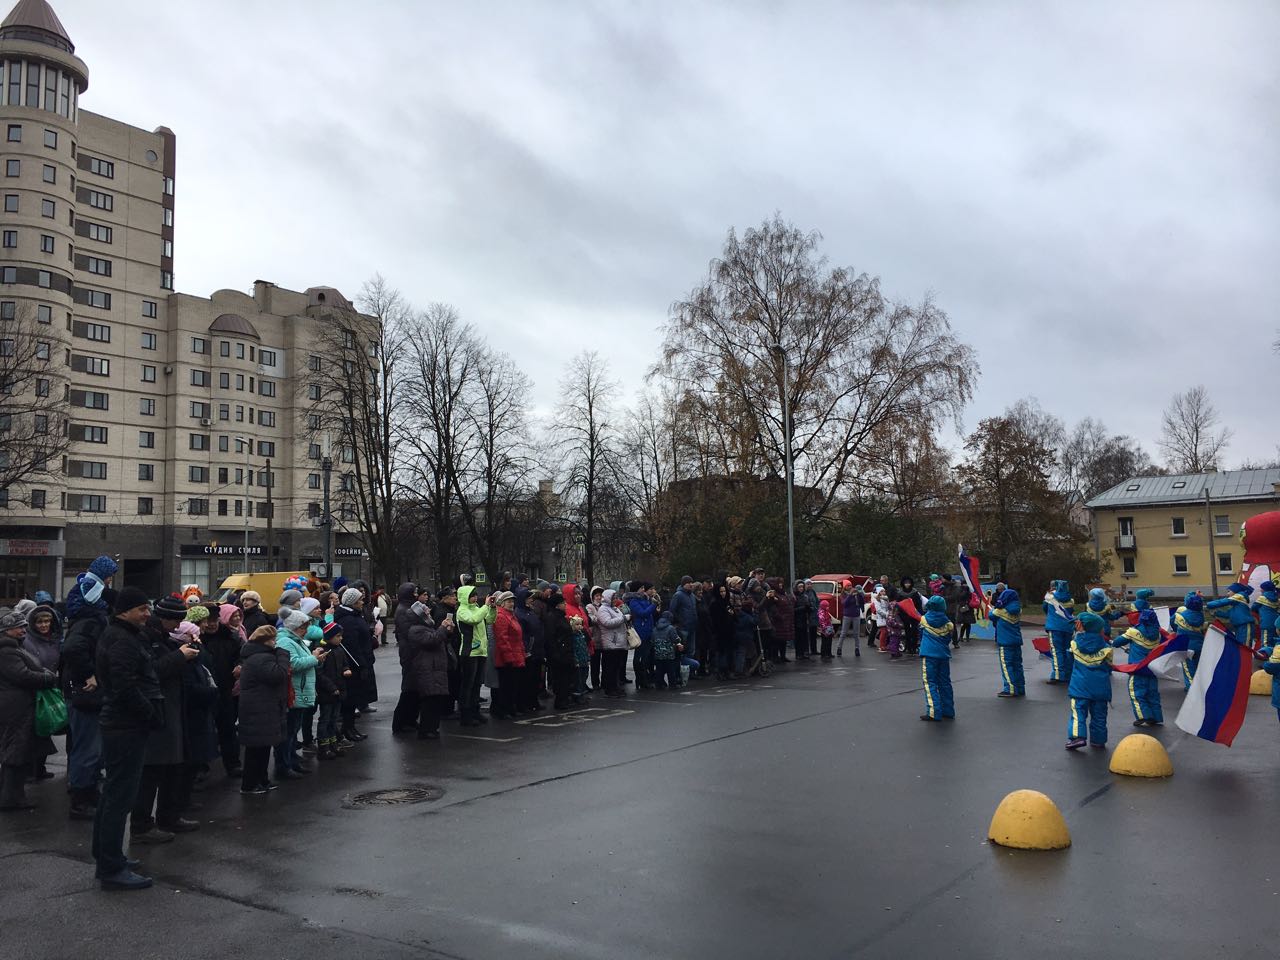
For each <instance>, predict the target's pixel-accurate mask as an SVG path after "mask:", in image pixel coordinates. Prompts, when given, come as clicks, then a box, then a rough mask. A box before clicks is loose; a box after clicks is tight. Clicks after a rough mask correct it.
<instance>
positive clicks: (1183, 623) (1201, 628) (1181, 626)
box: [1171, 591, 1209, 687]
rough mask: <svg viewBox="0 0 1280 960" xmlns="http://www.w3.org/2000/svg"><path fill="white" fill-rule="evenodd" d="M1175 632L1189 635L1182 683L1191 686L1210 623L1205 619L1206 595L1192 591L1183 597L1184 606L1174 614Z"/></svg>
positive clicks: (1173, 625) (1173, 624)
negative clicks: (1205, 633)
mask: <svg viewBox="0 0 1280 960" xmlns="http://www.w3.org/2000/svg"><path fill="white" fill-rule="evenodd" d="M1171 626H1172V627H1173V632H1174V633H1175V634H1178V635H1185V636H1186V637H1187V650H1188V651H1189V653H1188V655H1187V659H1186V661H1185V662H1184V663H1183V664H1182V685H1183V686H1184V687H1190V686H1191V678H1192V677H1194V676H1195V675H1196V660H1197V659H1198V658H1199V656H1200V650H1201V648H1202V647H1203V646H1204V632H1205V631H1206V630H1208V629H1209V625H1208V624H1207V623H1205V620H1204V597H1202V596H1200V594H1198V593H1196V592H1195V591H1192V592H1191V593H1188V594H1187V595H1186V596H1185V597H1183V598H1182V606H1180V607H1179V608H1178V612H1177V613H1175V614H1174V615H1173V623H1172V624H1171Z"/></svg>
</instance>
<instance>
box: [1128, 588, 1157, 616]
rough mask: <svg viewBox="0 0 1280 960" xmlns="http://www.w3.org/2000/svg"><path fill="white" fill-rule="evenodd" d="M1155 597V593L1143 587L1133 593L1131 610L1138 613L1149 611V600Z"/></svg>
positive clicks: (1150, 607)
mask: <svg viewBox="0 0 1280 960" xmlns="http://www.w3.org/2000/svg"><path fill="white" fill-rule="evenodd" d="M1155 595H1156V592H1155V591H1154V590H1152V589H1151V588H1150V587H1143V588H1141V589H1140V590H1136V591H1134V594H1133V596H1134V601H1133V609H1135V610H1137V611H1138V612H1139V613H1141V612H1142V611H1143V610H1151V609H1152V606H1151V598H1152V597H1154V596H1155Z"/></svg>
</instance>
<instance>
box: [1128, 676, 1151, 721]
mask: <svg viewBox="0 0 1280 960" xmlns="http://www.w3.org/2000/svg"><path fill="white" fill-rule="evenodd" d="M1134 679H1135V678H1134V676H1133V674H1130V675H1129V700H1130V701H1132V703H1133V713H1134V715H1135V716H1136V717H1137V718H1138V719H1139V720H1145V719H1147V718H1146V717H1145V716H1144V715H1143V713H1142V704H1141V703H1139V702H1138V692H1137V691H1136V690H1135V689H1134V685H1133V681H1134Z"/></svg>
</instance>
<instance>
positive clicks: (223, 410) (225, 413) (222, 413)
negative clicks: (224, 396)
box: [218, 403, 231, 420]
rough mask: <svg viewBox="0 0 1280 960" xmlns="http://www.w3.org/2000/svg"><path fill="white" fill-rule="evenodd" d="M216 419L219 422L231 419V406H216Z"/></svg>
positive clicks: (221, 404) (227, 404)
mask: <svg viewBox="0 0 1280 960" xmlns="http://www.w3.org/2000/svg"><path fill="white" fill-rule="evenodd" d="M218 419H219V420H230V419H231V404H229V403H220V404H218Z"/></svg>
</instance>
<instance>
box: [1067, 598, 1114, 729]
mask: <svg viewBox="0 0 1280 960" xmlns="http://www.w3.org/2000/svg"><path fill="white" fill-rule="evenodd" d="M1080 626H1082V627H1083V628H1084V633H1078V634H1076V636H1075V639H1074V640H1072V641H1071V659H1072V660H1074V661H1075V664H1074V666H1073V668H1072V670H1071V683H1070V685H1069V686H1068V687H1067V693H1068V694H1070V695H1071V721H1070V723H1068V724H1067V749H1068V750H1076V749H1079V748H1080V747H1083V746H1084V745H1085V743H1086V742H1090V743H1092V744H1093V745H1094V746H1095V747H1099V748H1101V747H1105V746H1106V745H1107V707H1108V704H1110V703H1111V658H1112V657H1113V656H1114V654H1115V649H1114V648H1113V647H1112V646H1111V644H1110V643H1108V642H1107V638H1106V637H1105V636H1103V633H1102V632H1103V630H1105V629H1106V626H1107V622H1106V621H1105V620H1103V619H1102V618H1101V617H1100V616H1098V615H1097V614H1094V613H1082V614H1080ZM1086 729H1087V730H1088V733H1089V736H1088V739H1087V740H1086V738H1085V730H1086Z"/></svg>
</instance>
